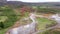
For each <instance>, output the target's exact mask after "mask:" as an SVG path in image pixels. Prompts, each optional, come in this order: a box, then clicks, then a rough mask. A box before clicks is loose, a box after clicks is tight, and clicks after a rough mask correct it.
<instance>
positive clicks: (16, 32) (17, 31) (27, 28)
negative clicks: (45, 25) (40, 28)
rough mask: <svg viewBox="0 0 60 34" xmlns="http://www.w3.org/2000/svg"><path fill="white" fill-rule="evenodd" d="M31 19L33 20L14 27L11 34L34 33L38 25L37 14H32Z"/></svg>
mask: <svg viewBox="0 0 60 34" xmlns="http://www.w3.org/2000/svg"><path fill="white" fill-rule="evenodd" d="M30 19H31V20H32V23H30V24H27V25H22V26H19V27H16V28H13V29H11V30H10V34H32V33H34V32H35V25H36V21H35V15H34V14H31V15H30Z"/></svg>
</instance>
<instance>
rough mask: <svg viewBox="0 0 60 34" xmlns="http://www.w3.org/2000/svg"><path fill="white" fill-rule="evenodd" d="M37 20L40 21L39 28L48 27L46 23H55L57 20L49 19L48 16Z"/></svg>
mask: <svg viewBox="0 0 60 34" xmlns="http://www.w3.org/2000/svg"><path fill="white" fill-rule="evenodd" d="M37 21H38V26H37V29H38V30H42V29H46V25H51V24H53V23H56V22H55V21H52V20H48V19H46V18H37Z"/></svg>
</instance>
